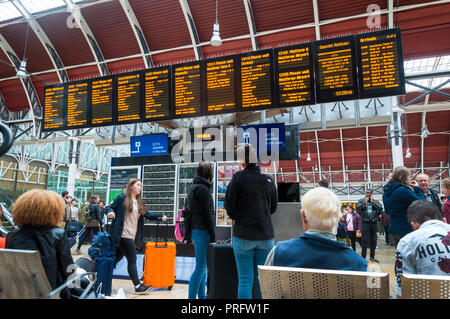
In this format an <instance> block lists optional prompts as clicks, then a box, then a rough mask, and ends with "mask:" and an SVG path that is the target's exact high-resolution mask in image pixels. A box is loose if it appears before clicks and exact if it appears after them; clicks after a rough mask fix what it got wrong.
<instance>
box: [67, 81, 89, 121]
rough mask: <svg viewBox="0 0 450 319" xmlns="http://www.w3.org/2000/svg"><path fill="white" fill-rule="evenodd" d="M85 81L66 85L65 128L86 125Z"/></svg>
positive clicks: (86, 91) (86, 92)
mask: <svg viewBox="0 0 450 319" xmlns="http://www.w3.org/2000/svg"><path fill="white" fill-rule="evenodd" d="M88 86H89V83H88V82H87V81H83V82H79V83H71V84H69V85H67V123H66V125H67V128H68V129H70V128H80V127H86V126H87V124H88V94H89V90H88Z"/></svg>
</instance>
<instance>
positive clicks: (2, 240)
mask: <svg viewBox="0 0 450 319" xmlns="http://www.w3.org/2000/svg"><path fill="white" fill-rule="evenodd" d="M5 245H6V238H5V237H0V248H5Z"/></svg>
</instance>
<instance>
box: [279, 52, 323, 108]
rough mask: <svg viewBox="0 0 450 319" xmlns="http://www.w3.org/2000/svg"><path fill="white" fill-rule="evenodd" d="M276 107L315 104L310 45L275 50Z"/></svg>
mask: <svg viewBox="0 0 450 319" xmlns="http://www.w3.org/2000/svg"><path fill="white" fill-rule="evenodd" d="M275 82H276V83H275V84H276V86H275V88H276V91H277V92H276V97H277V105H279V106H284V107H289V106H300V105H311V104H315V103H316V97H315V92H314V67H313V60H312V52H311V45H310V44H302V45H297V46H294V47H289V48H280V49H276V50H275Z"/></svg>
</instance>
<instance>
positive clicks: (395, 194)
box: [383, 181, 425, 236]
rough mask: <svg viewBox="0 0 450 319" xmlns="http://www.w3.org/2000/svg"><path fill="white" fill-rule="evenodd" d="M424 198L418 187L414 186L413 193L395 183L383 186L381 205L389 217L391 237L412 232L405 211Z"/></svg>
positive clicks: (406, 187) (391, 182) (409, 189)
mask: <svg viewBox="0 0 450 319" xmlns="http://www.w3.org/2000/svg"><path fill="white" fill-rule="evenodd" d="M414 192H415V193H414ZM424 198H425V196H424V194H423V190H422V189H421V188H420V187H419V186H415V187H414V191H413V190H412V189H411V188H409V187H408V186H406V185H403V184H401V183H399V182H397V181H390V182H389V183H388V184H386V185H385V186H384V193H383V204H384V209H385V211H386V213H387V214H389V215H390V216H391V233H392V235H393V236H404V235H406V234H408V233H410V232H412V231H413V229H412V227H411V225H410V224H409V223H408V219H407V217H406V211H407V210H408V207H409V205H410V204H411V203H412V202H414V201H415V200H418V199H424Z"/></svg>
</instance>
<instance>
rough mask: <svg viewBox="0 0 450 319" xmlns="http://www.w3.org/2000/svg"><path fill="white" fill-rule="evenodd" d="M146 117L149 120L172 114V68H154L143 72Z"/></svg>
mask: <svg viewBox="0 0 450 319" xmlns="http://www.w3.org/2000/svg"><path fill="white" fill-rule="evenodd" d="M143 77H144V92H145V95H144V96H145V104H144V105H145V119H146V120H148V121H151V120H158V119H164V118H168V117H169V116H170V68H161V69H152V70H149V71H145V72H144V73H143Z"/></svg>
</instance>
